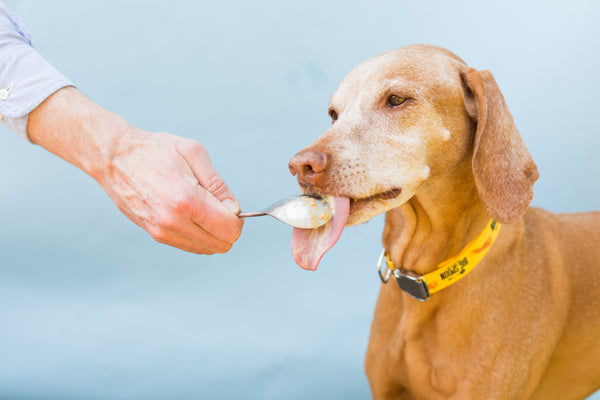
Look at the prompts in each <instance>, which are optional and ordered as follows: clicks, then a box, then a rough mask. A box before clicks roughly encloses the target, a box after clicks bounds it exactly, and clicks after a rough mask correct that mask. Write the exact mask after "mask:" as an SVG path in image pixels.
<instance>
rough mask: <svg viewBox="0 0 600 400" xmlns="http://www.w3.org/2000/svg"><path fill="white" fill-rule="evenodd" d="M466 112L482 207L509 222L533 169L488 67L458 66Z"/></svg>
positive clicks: (521, 205)
mask: <svg viewBox="0 0 600 400" xmlns="http://www.w3.org/2000/svg"><path fill="white" fill-rule="evenodd" d="M461 80H462V85H463V96H464V99H465V107H466V110H467V113H468V114H469V116H470V117H471V118H473V119H474V120H475V122H476V126H477V129H476V132H475V140H474V145H473V161H472V166H473V176H474V178H475V185H476V186H477V192H478V193H479V197H480V199H481V202H482V203H483V206H484V208H485V210H486V211H487V213H488V214H489V215H490V216H491V217H492V218H494V219H495V220H496V221H498V222H500V223H503V224H510V223H512V222H515V221H516V220H517V219H518V218H519V217H520V216H521V215H522V214H523V213H524V212H525V210H526V209H527V207H528V206H529V203H531V199H532V198H533V184H534V182H535V181H536V180H537V179H538V177H539V174H538V169H537V167H536V165H535V163H534V162H533V159H532V158H531V155H530V154H529V151H528V150H527V146H525V143H524V142H523V139H522V138H521V135H519V131H518V130H517V127H516V126H515V123H514V121H513V118H512V115H511V114H510V112H509V111H508V106H507V105H506V102H505V101H504V97H503V96H502V93H501V92H500V89H499V88H498V84H497V83H496V81H495V80H494V77H493V76H492V74H491V73H490V72H489V71H477V70H475V69H472V68H471V69H467V70H464V71H462V72H461Z"/></svg>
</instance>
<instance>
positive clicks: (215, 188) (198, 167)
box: [178, 141, 240, 214]
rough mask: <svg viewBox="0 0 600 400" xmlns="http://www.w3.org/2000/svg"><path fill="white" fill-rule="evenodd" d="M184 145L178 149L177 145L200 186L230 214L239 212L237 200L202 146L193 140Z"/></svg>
mask: <svg viewBox="0 0 600 400" xmlns="http://www.w3.org/2000/svg"><path fill="white" fill-rule="evenodd" d="M184 146H185V148H184V149H179V146H178V149H179V152H180V154H181V155H182V156H183V158H184V160H185V161H186V162H187V164H188V165H189V166H190V168H191V170H192V172H193V173H194V176H195V177H196V179H197V180H198V183H200V186H202V187H203V188H204V189H205V190H206V191H208V192H209V193H210V194H212V195H213V196H214V197H215V198H216V199H217V200H219V201H220V202H221V204H223V206H225V208H227V209H228V210H229V211H230V212H231V213H232V214H237V213H239V212H240V205H239V203H238V201H237V200H236V198H235V196H234V195H233V193H232V192H231V190H229V188H228V187H227V185H226V184H225V181H224V180H223V178H221V176H220V175H219V174H218V173H217V171H215V168H214V167H213V165H212V163H211V161H210V156H209V155H208V151H206V149H205V148H204V146H202V145H201V144H200V143H198V142H195V141H189V142H187V143H186V144H185V145H184Z"/></svg>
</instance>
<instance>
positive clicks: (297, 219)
mask: <svg viewBox="0 0 600 400" xmlns="http://www.w3.org/2000/svg"><path fill="white" fill-rule="evenodd" d="M263 215H270V216H271V217H274V218H277V219H278V220H280V221H281V222H283V223H285V224H288V225H291V226H294V227H296V228H301V229H314V228H318V227H320V226H322V225H325V224H326V223H327V222H328V221H329V220H330V219H331V217H332V216H333V211H332V208H331V206H330V205H329V203H328V202H327V201H325V200H324V199H322V198H320V197H315V196H307V195H302V196H291V197H287V198H285V199H283V200H280V201H278V202H277V203H275V204H273V205H272V206H270V207H269V208H267V209H265V210H264V211H258V212H240V213H239V214H238V215H237V216H238V217H239V218H248V217H260V216H263Z"/></svg>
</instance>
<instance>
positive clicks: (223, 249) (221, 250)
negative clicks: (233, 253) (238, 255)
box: [215, 243, 233, 254]
mask: <svg viewBox="0 0 600 400" xmlns="http://www.w3.org/2000/svg"><path fill="white" fill-rule="evenodd" d="M232 246H233V244H232V243H227V244H222V245H219V247H218V248H216V249H215V251H216V252H217V253H219V254H224V253H227V252H228V251H229V250H231V247H232Z"/></svg>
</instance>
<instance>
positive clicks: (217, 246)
mask: <svg viewBox="0 0 600 400" xmlns="http://www.w3.org/2000/svg"><path fill="white" fill-rule="evenodd" d="M196 229H198V227H196ZM200 229H201V228H200ZM146 230H147V231H148V233H149V234H150V236H151V237H152V238H153V239H154V240H156V241H157V242H159V243H162V244H166V245H169V246H173V247H176V248H178V249H181V250H184V251H187V252H190V253H196V254H208V255H210V254H214V253H226V252H227V251H229V250H230V249H231V243H227V242H223V241H220V240H218V239H216V238H214V237H212V236H211V235H209V234H208V233H207V232H203V233H200V234H198V232H197V231H195V232H194V235H195V237H191V236H189V234H185V233H181V232H175V231H172V230H169V229H166V228H164V227H160V226H152V227H148V228H147V229H146Z"/></svg>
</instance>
